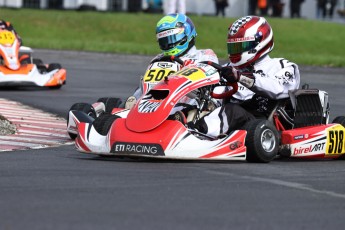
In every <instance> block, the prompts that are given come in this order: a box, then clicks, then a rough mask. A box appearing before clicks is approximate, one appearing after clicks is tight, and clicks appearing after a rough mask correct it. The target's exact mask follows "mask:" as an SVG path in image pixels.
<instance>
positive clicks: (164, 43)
mask: <svg viewBox="0 0 345 230" xmlns="http://www.w3.org/2000/svg"><path fill="white" fill-rule="evenodd" d="M156 36H157V41H158V44H159V47H160V49H161V50H162V51H163V54H164V55H171V56H181V55H183V54H184V53H185V52H187V51H188V50H189V49H190V48H191V47H192V46H193V45H194V44H195V37H196V30H195V27H194V24H193V22H192V20H191V19H190V18H189V17H187V16H186V15H184V14H168V15H166V16H164V17H163V18H162V19H161V20H159V22H158V23H157V27H156Z"/></svg>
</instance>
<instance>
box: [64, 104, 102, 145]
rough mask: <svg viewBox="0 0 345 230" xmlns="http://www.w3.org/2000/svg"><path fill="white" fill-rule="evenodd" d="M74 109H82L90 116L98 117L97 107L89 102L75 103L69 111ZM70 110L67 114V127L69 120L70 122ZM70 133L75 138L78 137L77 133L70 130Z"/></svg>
mask: <svg viewBox="0 0 345 230" xmlns="http://www.w3.org/2000/svg"><path fill="white" fill-rule="evenodd" d="M72 110H76V111H81V112H84V113H86V114H87V115H88V116H90V117H92V118H96V112H95V109H94V108H93V107H92V105H91V104H89V103H75V104H73V105H72V106H71V108H70V109H69V111H72ZM69 111H68V114H67V127H68V122H69ZM68 135H69V136H70V138H71V139H73V140H74V139H75V138H76V137H77V134H74V133H70V132H68Z"/></svg>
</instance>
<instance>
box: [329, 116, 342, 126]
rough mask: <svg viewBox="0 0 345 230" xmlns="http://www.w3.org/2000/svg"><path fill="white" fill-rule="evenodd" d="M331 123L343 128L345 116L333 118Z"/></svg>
mask: <svg viewBox="0 0 345 230" xmlns="http://www.w3.org/2000/svg"><path fill="white" fill-rule="evenodd" d="M332 123H336V124H341V125H342V126H344V127H345V116H338V117H336V118H334V119H333V122H332Z"/></svg>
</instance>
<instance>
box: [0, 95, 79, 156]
mask: <svg viewBox="0 0 345 230" xmlns="http://www.w3.org/2000/svg"><path fill="white" fill-rule="evenodd" d="M0 114H1V115H2V116H4V117H5V118H6V119H7V120H8V121H10V122H11V123H12V124H14V125H15V126H16V129H17V131H16V133H15V134H11V135H5V136H0V152H4V151H13V150H24V149H41V148H48V147H55V146H60V145H71V144H74V141H73V140H71V139H70V137H69V135H68V133H67V131H66V120H65V119H63V118H60V117H58V116H56V115H54V114H51V113H47V112H44V111H42V110H39V109H35V108H32V107H30V106H26V105H23V104H21V103H19V102H15V101H10V100H7V99H3V98H0Z"/></svg>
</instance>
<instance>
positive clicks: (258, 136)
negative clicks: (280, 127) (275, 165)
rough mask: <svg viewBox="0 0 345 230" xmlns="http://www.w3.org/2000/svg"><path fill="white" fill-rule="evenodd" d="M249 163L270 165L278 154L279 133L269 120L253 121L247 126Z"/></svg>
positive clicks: (247, 158)
mask: <svg viewBox="0 0 345 230" xmlns="http://www.w3.org/2000/svg"><path fill="white" fill-rule="evenodd" d="M245 129H246V131H247V136H246V141H245V142H246V143H245V144H246V147H247V157H246V160H247V161H248V162H257V163H268V162H270V161H272V160H273V159H274V158H275V157H276V156H277V154H278V148H279V133H278V131H277V129H276V128H275V127H274V126H273V125H272V124H271V123H269V122H268V121H267V120H259V119H257V120H252V121H249V122H248V123H247V124H246V125H245Z"/></svg>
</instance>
